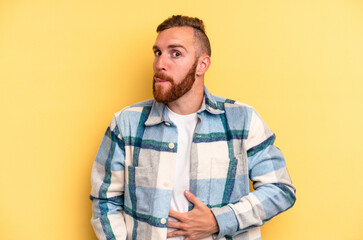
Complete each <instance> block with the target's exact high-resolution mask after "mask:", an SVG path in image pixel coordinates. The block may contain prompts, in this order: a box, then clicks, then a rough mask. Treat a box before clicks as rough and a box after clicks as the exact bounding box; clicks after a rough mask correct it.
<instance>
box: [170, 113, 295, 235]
mask: <svg viewBox="0 0 363 240" xmlns="http://www.w3.org/2000/svg"><path fill="white" fill-rule="evenodd" d="M274 140H275V135H274V134H273V133H272V132H271V131H270V130H269V129H268V128H267V126H266V125H265V123H264V122H263V121H262V119H261V118H260V116H259V115H258V114H257V113H256V112H253V113H252V120H251V124H250V129H249V136H248V139H247V141H246V149H247V155H248V165H249V176H250V179H251V180H252V181H253V185H254V189H256V190H255V191H254V192H251V193H250V194H248V195H247V196H244V197H242V198H241V199H240V201H239V202H237V203H235V204H228V205H227V206H224V207H216V208H212V209H208V207H207V206H206V205H205V204H204V203H202V202H201V201H199V200H198V199H196V197H195V196H194V195H193V194H191V193H190V194H189V195H190V196H188V195H187V194H186V197H187V199H188V200H189V201H190V202H192V203H193V204H194V207H195V209H193V210H192V211H190V212H187V213H178V212H175V211H172V210H170V212H169V216H172V217H174V218H176V219H178V220H179V222H168V227H172V228H177V229H178V230H176V231H174V232H171V233H169V234H168V237H175V236H186V237H187V238H186V239H199V238H200V237H205V236H209V235H211V234H213V233H215V232H218V236H216V237H215V238H216V239H219V238H221V237H223V236H226V235H228V236H233V235H236V234H238V233H241V232H244V231H247V230H248V229H250V228H252V227H256V226H261V225H263V224H264V223H265V222H266V221H268V220H269V219H271V218H272V217H274V216H275V215H277V214H279V213H281V212H283V211H285V210H287V209H289V208H290V207H292V206H293V205H294V203H295V188H294V186H293V185H292V183H291V180H290V177H289V174H288V172H287V169H286V164H285V159H284V157H283V155H282V153H281V151H280V150H279V149H278V148H277V147H275V146H274V145H273V143H274ZM236 187H238V186H236ZM196 206H197V207H196ZM210 210H211V211H210ZM212 213H213V214H214V216H213V214H212ZM211 215H212V216H211ZM215 224H218V227H215Z"/></svg>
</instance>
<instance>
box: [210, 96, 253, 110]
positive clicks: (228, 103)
mask: <svg viewBox="0 0 363 240" xmlns="http://www.w3.org/2000/svg"><path fill="white" fill-rule="evenodd" d="M212 96H213V99H214V101H215V102H217V103H218V105H219V104H223V105H224V107H225V108H241V109H251V110H252V109H253V107H252V106H250V105H248V104H246V103H244V102H239V101H236V100H233V99H230V98H225V97H220V96H215V95H212Z"/></svg>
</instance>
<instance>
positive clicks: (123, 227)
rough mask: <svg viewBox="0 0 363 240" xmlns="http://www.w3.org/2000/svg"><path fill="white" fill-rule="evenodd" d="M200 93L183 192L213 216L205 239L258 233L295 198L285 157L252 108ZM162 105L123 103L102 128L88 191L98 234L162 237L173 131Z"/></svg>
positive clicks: (173, 160) (169, 188)
mask: <svg viewBox="0 0 363 240" xmlns="http://www.w3.org/2000/svg"><path fill="white" fill-rule="evenodd" d="M204 93H205V94H204V101H203V103H202V106H201V108H200V110H199V111H198V112H197V116H198V118H199V120H198V123H197V126H196V130H195V133H194V137H193V143H192V150H191V169H190V191H191V192H192V193H193V194H194V195H195V196H196V197H197V198H198V199H199V200H201V201H202V202H203V203H204V204H206V205H207V206H208V207H209V208H210V209H211V210H212V212H213V214H214V215H215V217H216V219H217V222H218V225H219V229H220V231H219V233H218V234H216V235H214V236H210V237H208V238H206V239H213V238H217V239H246V240H247V239H248V240H252V239H253V240H255V239H260V238H261V236H260V230H259V227H258V226H261V225H263V224H264V222H266V221H268V220H269V219H271V218H272V217H273V216H275V215H277V214H279V213H281V212H283V211H285V210H287V209H289V208H290V207H292V206H293V205H294V203H295V188H294V186H293V185H292V183H291V180H290V177H289V174H288V172H287V169H286V163H285V159H284V157H283V155H282V153H281V151H280V150H279V149H278V148H277V147H275V146H274V145H273V143H274V140H275V135H274V134H273V133H272V132H271V131H270V130H269V129H268V127H267V126H266V124H265V123H264V122H263V121H262V119H261V118H260V116H259V115H258V114H257V113H256V111H255V110H254V109H253V108H252V107H250V106H248V105H245V104H243V103H238V102H235V101H232V100H229V99H225V98H221V97H216V96H213V95H211V94H210V93H209V92H208V90H207V88H205V90H204ZM165 107H166V106H165V105H164V104H161V103H157V102H156V101H154V100H149V101H145V102H141V103H138V104H135V105H132V106H129V107H126V108H125V109H123V110H122V111H120V112H119V113H116V114H115V115H114V118H113V119H112V121H111V124H110V126H109V127H108V128H107V131H106V133H105V135H104V138H103V140H102V143H101V146H100V148H99V150H98V153H97V156H96V160H95V162H94V165H93V169H92V191H91V195H90V198H91V200H92V202H93V216H92V220H91V223H92V225H93V228H94V230H95V233H96V235H97V236H98V238H99V239H141V240H146V239H166V234H167V221H168V212H169V208H170V201H171V193H172V189H173V180H174V172H175V163H176V152H177V150H178V142H177V139H178V132H177V127H176V126H175V125H174V124H173V122H171V121H170V119H169V118H168V116H167V114H166V111H165ZM249 179H251V181H252V182H253V188H254V189H255V191H252V192H250V188H249ZM192 208H193V206H192V205H190V206H189V209H192Z"/></svg>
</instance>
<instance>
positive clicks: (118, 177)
mask: <svg viewBox="0 0 363 240" xmlns="http://www.w3.org/2000/svg"><path fill="white" fill-rule="evenodd" d="M124 160H125V144H124V142H123V140H122V137H121V134H120V131H119V127H118V125H117V121H116V117H114V118H113V119H112V121H111V124H110V125H109V127H108V128H107V130H106V133H105V135H104V137H103V139H102V142H101V145H100V148H99V150H98V152H97V155H96V159H95V161H94V164H93V168H92V174H91V184H92V190H91V195H90V199H91V200H92V219H91V224H92V226H93V229H94V231H95V233H96V236H97V237H98V239H117V240H119V239H120V240H121V239H122V240H124V239H126V226H125V221H124V216H123V213H122V212H121V210H123V206H124V200H123V199H124V172H125V167H124Z"/></svg>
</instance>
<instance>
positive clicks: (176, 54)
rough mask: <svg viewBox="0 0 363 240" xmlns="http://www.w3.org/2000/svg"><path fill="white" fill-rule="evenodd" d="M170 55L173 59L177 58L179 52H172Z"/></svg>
mask: <svg viewBox="0 0 363 240" xmlns="http://www.w3.org/2000/svg"><path fill="white" fill-rule="evenodd" d="M172 55H173V57H179V56H180V55H181V54H180V52H173V53H172Z"/></svg>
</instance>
